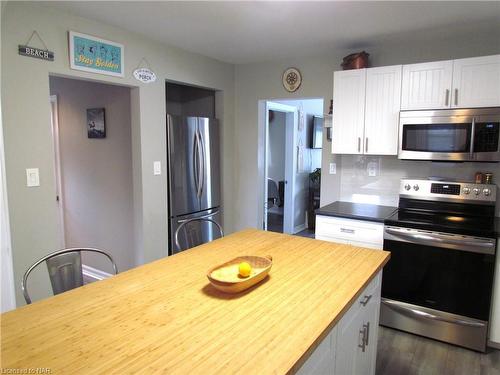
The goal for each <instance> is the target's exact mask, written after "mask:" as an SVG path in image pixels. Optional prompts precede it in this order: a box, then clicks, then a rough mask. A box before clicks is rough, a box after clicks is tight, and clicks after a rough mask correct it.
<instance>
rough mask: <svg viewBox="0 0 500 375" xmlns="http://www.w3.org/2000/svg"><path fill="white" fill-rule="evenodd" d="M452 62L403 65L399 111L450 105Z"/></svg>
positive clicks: (439, 107)
mask: <svg viewBox="0 0 500 375" xmlns="http://www.w3.org/2000/svg"><path fill="white" fill-rule="evenodd" d="M452 75H453V60H449V61H436V62H430V63H423V64H411V65H403V89H402V98H401V109H442V108H449V106H450V103H451V80H452Z"/></svg>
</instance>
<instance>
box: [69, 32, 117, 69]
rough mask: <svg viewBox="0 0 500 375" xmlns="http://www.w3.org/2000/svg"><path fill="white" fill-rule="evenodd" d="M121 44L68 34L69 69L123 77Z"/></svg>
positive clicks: (74, 33)
mask: <svg viewBox="0 0 500 375" xmlns="http://www.w3.org/2000/svg"><path fill="white" fill-rule="evenodd" d="M123 54H124V47H123V45H122V44H119V43H115V42H111V41H109V40H105V39H101V38H96V37H94V36H91V35H86V34H81V33H77V32H75V31H70V32H69V62H70V66H71V69H75V70H83V71H85V72H92V73H99V74H106V75H110V76H115V77H123V76H124V59H123Z"/></svg>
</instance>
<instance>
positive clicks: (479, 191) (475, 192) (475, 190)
mask: <svg viewBox="0 0 500 375" xmlns="http://www.w3.org/2000/svg"><path fill="white" fill-rule="evenodd" d="M472 191H473V192H474V194H476V195H479V193H481V190H479V189H478V188H474V190H472Z"/></svg>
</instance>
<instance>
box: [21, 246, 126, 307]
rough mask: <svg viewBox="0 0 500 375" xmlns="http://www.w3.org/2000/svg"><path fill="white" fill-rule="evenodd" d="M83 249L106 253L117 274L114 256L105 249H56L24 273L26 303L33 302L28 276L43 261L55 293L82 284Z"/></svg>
mask: <svg viewBox="0 0 500 375" xmlns="http://www.w3.org/2000/svg"><path fill="white" fill-rule="evenodd" d="M82 251H86V252H94V253H99V254H102V255H105V256H106V257H107V258H108V259H109V260H110V262H111V265H112V266H113V270H114V273H115V275H116V274H117V273H118V268H117V267H116V264H115V262H114V260H113V258H112V257H111V255H110V254H109V253H107V252H106V251H104V250H99V249H94V248H90V247H75V248H70V249H63V250H58V251H54V252H53V253H50V254H48V255H45V256H44V257H43V258H41V259H39V260H37V261H36V262H35V263H33V265H32V266H31V267H30V268H28V270H27V271H26V272H25V273H24V276H23V281H22V283H21V289H22V291H23V295H24V299H25V300H26V303H27V304H30V303H31V298H30V296H29V294H28V289H27V281H28V276H29V275H30V273H31V271H33V270H34V269H35V268H36V267H37V266H38V265H39V264H40V263H42V262H45V263H46V264H47V270H48V271H49V278H50V283H51V284H52V291H53V293H54V294H60V293H63V292H66V291H68V290H71V289H74V288H78V287H80V286H82V285H83V272H82V256H81V252H82Z"/></svg>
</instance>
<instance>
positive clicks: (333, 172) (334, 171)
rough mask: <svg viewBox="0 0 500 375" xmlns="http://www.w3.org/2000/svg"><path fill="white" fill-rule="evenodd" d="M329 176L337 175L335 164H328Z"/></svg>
mask: <svg viewBox="0 0 500 375" xmlns="http://www.w3.org/2000/svg"><path fill="white" fill-rule="evenodd" d="M330 174H337V164H336V163H330Z"/></svg>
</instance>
